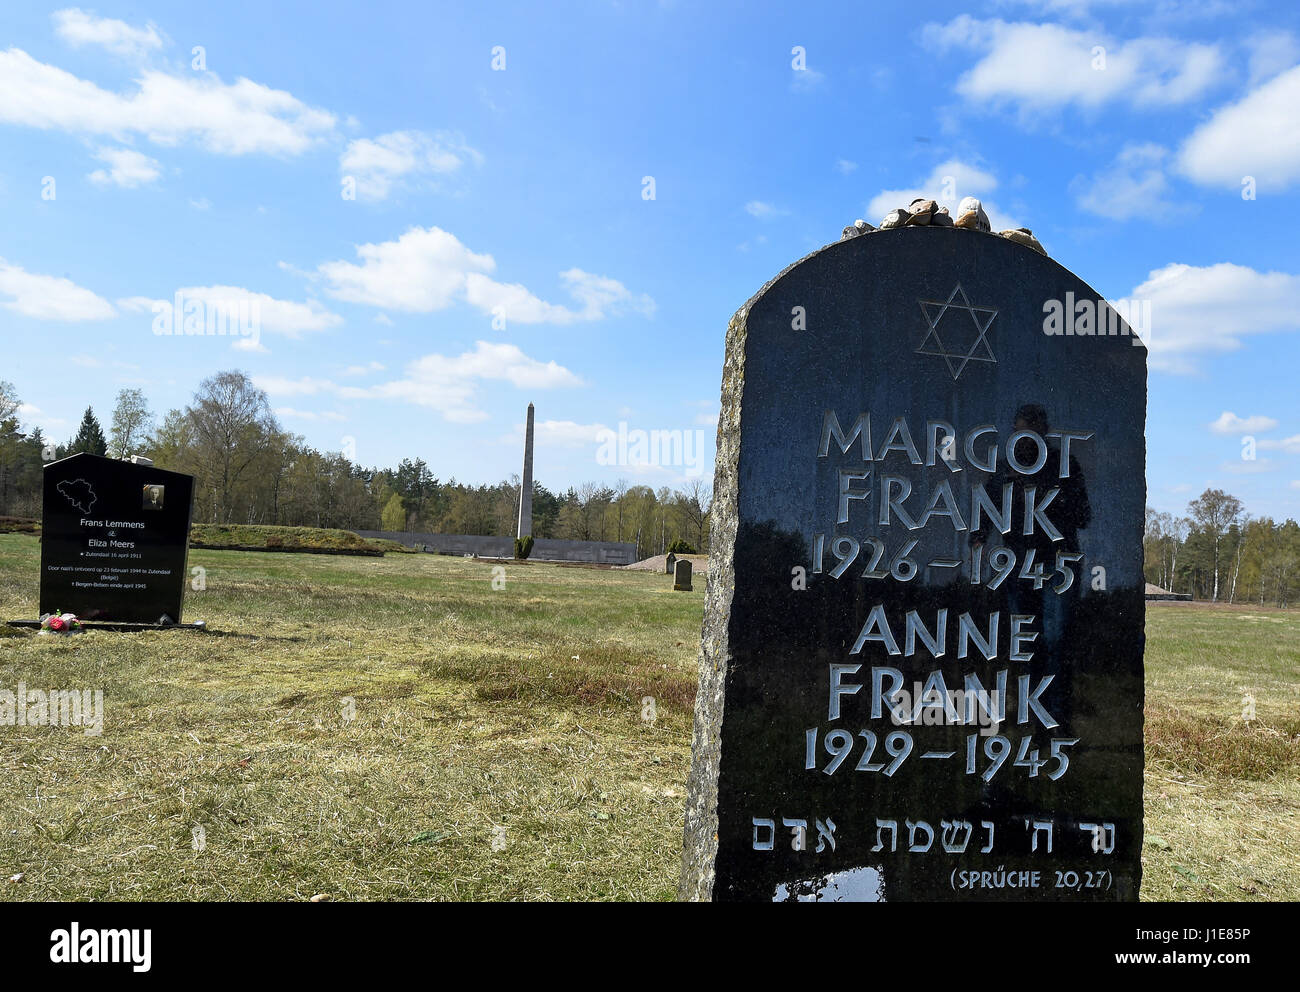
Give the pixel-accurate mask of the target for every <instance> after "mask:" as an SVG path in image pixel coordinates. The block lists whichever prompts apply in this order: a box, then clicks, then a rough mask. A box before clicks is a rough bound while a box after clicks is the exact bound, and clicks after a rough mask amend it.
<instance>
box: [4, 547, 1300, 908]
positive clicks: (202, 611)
mask: <svg viewBox="0 0 1300 992" xmlns="http://www.w3.org/2000/svg"><path fill="white" fill-rule="evenodd" d="M38 561H39V545H38V543H37V540H36V539H35V538H34V537H31V536H27V535H20V534H7V535H0V617H4V618H11V617H13V618H17V617H32V616H35V613H36V589H37V566H38ZM190 564H191V565H201V566H203V567H204V568H205V569H206V572H207V576H206V577H207V589H206V591H204V592H198V593H190V594H188V596H187V606H186V611H187V613H186V619H188V620H197V619H203V620H206V621H207V623H208V626H209V628H210V631H209V632H208V633H193V632H182V631H173V632H165V633H163V632H158V633H146V634H115V633H101V632H94V633H87V634H82V635H79V636H76V637H59V638H56V637H40V636H37V635H36V634H35V633H33V632H31V631H20V630H16V629H12V628H3V627H0V687H3V688H8V689H13V688H14V687H15V686H16V684H17V683H18V682H19V681H23V682H25V683H26V684H27V686H28V687H29V688H47V689H67V688H80V687H91V688H100V689H102V690H103V692H104V699H105V710H106V716H105V726H104V732H103V735H102V736H98V737H96V736H87V735H86V734H84V732H83V731H82V730H80V729H68V728H57V727H49V728H27V727H7V726H6V727H0V772H2V774H3V776H4V795H5V800H6V801H5V802H4V803H3V804H0V887H3V892H0V898H7V899H38V900H50V899H76V900H80V899H99V900H102V899H281V900H300V899H308V898H311V897H312V896H314V895H317V894H326V895H328V896H329V897H330V898H332V899H336V900H356V899H538V900H545V899H549V900H567V899H668V898H671V897H672V896H673V893H674V890H675V887H676V879H677V870H678V857H679V852H680V845H681V824H682V815H683V799H684V791H685V781H686V773H687V768H688V764H689V759H690V728H691V705H692V699H693V695H694V684H695V675H694V669H695V657H696V646H697V643H698V640H699V634H700V618H701V612H702V608H703V596H702V589H703V583H702V582H698V583H697V584H696V591H695V592H694V593H690V594H685V593H674V592H672V591H671V582H670V580H669V577H668V576H664V575H658V574H655V573H651V572H635V571H626V572H625V571H606V570H596V569H586V568H574V567H562V566H554V565H546V564H541V563H513V562H511V563H507V564H506V565H505V566H504V569H505V572H504V574H505V588H504V589H494V588H493V578H494V571H493V565H491V564H489V563H485V562H476V561H473V560H468V559H460V558H449V557H441V556H435V555H389V556H387V557H385V558H352V557H333V556H323V555H297V554H286V553H281V554H259V553H246V552H231V551H203V550H193V551H191V555H190ZM1148 632H1149V640H1148V652H1147V665H1148V668H1147V671H1148V678H1147V690H1148V706H1147V713H1148V763H1147V783H1146V812H1147V832H1148V835H1149V843H1148V846H1147V849H1146V852H1145V857H1146V873H1145V880H1144V885H1143V896H1144V898H1148V899H1196V900H1200V899H1207V900H1231V899H1272V900H1277V899H1289V900H1296V899H1300V815H1298V814H1300V737H1298V736H1297V732H1298V731H1300V616H1298V615H1295V614H1286V613H1278V612H1275V611H1268V610H1243V609H1210V608H1202V607H1187V606H1177V605H1171V606H1154V607H1153V608H1152V609H1151V610H1150V612H1149V622H1148ZM1247 692H1250V693H1252V694H1253V696H1254V698H1255V701H1256V709H1257V717H1258V719H1257V720H1256V721H1254V722H1253V723H1252V724H1251V725H1249V726H1247V725H1246V724H1245V723H1243V721H1242V719H1241V714H1242V710H1243V703H1242V700H1243V696H1244V695H1245V694H1246V693H1247ZM647 696H648V697H653V699H654V701H655V703H654V706H655V710H656V714H655V719H654V721H653V722H649V721H647V720H645V719H643V699H644V698H645V697H647ZM196 828H201V830H202V845H201V846H202V850H195V846H196V843H195V831H196ZM14 875H22V876H23V877H22V880H21V881H18V882H7V881H5V879H8V878H10V876H14Z"/></svg>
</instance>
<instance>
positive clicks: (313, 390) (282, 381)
mask: <svg viewBox="0 0 1300 992" xmlns="http://www.w3.org/2000/svg"><path fill="white" fill-rule="evenodd" d="M253 381H254V382H255V383H256V384H257V387H258V388H259V389H262V390H265V391H266V392H267V393H268V394H269V395H271V396H315V395H317V394H318V393H334V392H337V391H338V389H339V387H338V386H337V385H336V384H335V383H333V382H331V381H330V380H329V379H313V378H312V377H311V376H303V377H302V378H300V379H289V378H286V377H285V376H278V375H259V376H254V377H253Z"/></svg>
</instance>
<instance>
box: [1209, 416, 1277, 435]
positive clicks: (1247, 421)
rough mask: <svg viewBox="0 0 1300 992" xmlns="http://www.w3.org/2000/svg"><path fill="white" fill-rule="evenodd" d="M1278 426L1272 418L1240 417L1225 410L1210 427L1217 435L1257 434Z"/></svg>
mask: <svg viewBox="0 0 1300 992" xmlns="http://www.w3.org/2000/svg"><path fill="white" fill-rule="evenodd" d="M1276 426H1277V421H1276V420H1274V419H1273V418H1272V417H1265V416H1261V415H1258V414H1257V415H1254V416H1249V417H1238V416H1237V415H1236V414H1235V413H1233V412H1232V411H1231V410H1224V411H1223V413H1221V414H1219V417H1218V419H1217V420H1215V421H1213V422H1212V423H1211V424H1210V425H1209V427H1210V430H1211V431H1213V432H1214V433H1215V434H1224V435H1228V434H1255V433H1258V432H1259V431H1271V430H1272V429H1273V428H1274V427H1276Z"/></svg>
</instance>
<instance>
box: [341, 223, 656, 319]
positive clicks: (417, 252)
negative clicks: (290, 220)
mask: <svg viewBox="0 0 1300 992" xmlns="http://www.w3.org/2000/svg"><path fill="white" fill-rule="evenodd" d="M357 255H358V257H359V258H360V260H361V261H360V264H358V263H356V262H348V261H343V260H339V261H335V262H325V263H322V264H321V265H320V266H318V271H319V272H320V273H321V275H323V276H324V277H325V280H326V283H327V288H326V292H327V293H329V294H330V295H331V296H333V297H335V298H336V299H340V300H346V301H348V302H349V303H364V304H368V305H370V306H374V307H384V308H385V309H389V310H403V311H407V312H411V313H430V312H432V311H435V310H444V309H446V308H447V307H450V306H451V305H452V304H454V303H457V302H462V301H463V302H466V303H469V304H470V305H472V306H475V307H477V308H479V309H480V310H483V311H484V312H487V313H492V312H493V311H495V310H497V308H502V312H503V314H504V316H505V318H506V320H507V321H508V322H509V321H514V322H518V323H521V324H540V323H549V324H567V323H571V322H572V321H576V320H599V319H601V318H602V317H605V316H607V315H611V314H618V313H623V312H629V311H630V312H635V313H641V314H643V315H646V316H649V315H651V314H653V312H654V301H653V300H652V299H650V297H649V296H646V295H645V294H640V295H638V294H634V293H632V292H631V291H629V290H628V289H627V287H626V286H624V285H623V284H622V283H621V282H619V281H618V280H616V279H611V278H609V277H608V276H598V275H593V274H592V273H589V272H584V271H583V270H581V269H576V268H574V269H568V270H567V271H565V272H561V273H560V280H561V282H563V283H564V286H565V288H566V289H567V290H568V292H569V295H571V296H572V297H573V298H574V299H575V300H577V301H578V302H579V303H580V304H581V305H582V306H581V309H579V310H574V309H572V308H570V307H566V306H563V305H561V304H556V303H548V302H546V301H545V300H542V299H540V298H538V297H537V296H536V295H534V294H533V293H532V292H530V291H529V290H528V289H527V288H526V287H524V286H522V285H520V284H519V283H503V282H497V281H496V280H494V279H492V278H491V277H490V273H492V272H494V271H495V270H496V260H495V259H493V257H492V256H491V255H481V254H477V253H475V252H472V251H470V250H469V249H468V248H467V247H465V245H463V244H462V243H461V241H460V239H458V238H457V237H456V236H455V235H454V234H451V233H450V232H448V231H444V230H442V229H441V228H438V227H430V228H427V229H426V228H421V227H413V228H411V229H410V230H408V231H407V232H406V233H404V234H403V235H401V237H399V238H398V239H397V240H396V241H385V242H382V243H380V244H364V245H358V246H357Z"/></svg>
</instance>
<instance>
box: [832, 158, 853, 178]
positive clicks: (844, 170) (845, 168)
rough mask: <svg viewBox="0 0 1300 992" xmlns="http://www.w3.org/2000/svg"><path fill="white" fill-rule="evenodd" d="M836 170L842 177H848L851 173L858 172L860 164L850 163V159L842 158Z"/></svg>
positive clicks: (836, 165) (837, 163) (836, 164)
mask: <svg viewBox="0 0 1300 992" xmlns="http://www.w3.org/2000/svg"><path fill="white" fill-rule="evenodd" d="M835 168H836V169H838V170H839V171H840V175H844V176H847V175H848V174H849V173H850V172H856V171H857V170H858V163H857V162H850V161H849V160H848V159H846V158H842V159H840V160H839V161H837V162H836V163H835Z"/></svg>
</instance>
